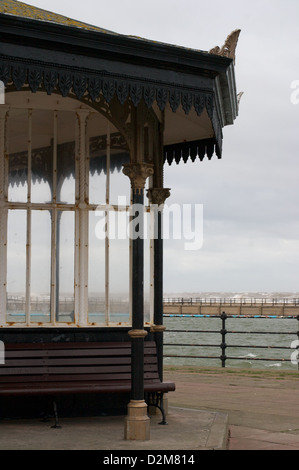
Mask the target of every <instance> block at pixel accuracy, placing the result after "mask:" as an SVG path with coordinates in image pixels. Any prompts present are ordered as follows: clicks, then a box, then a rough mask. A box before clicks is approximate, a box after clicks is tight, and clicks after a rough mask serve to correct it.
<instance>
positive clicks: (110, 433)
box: [0, 407, 228, 451]
mask: <svg viewBox="0 0 299 470" xmlns="http://www.w3.org/2000/svg"><path fill="white" fill-rule="evenodd" d="M124 419H125V417H123V416H106V417H93V418H68V419H65V418H64V419H61V420H60V424H61V429H53V428H52V427H51V426H52V425H53V424H54V423H53V422H42V421H39V420H3V421H2V422H1V423H0V450H108V451H111V450H123V451H127V450H130V451H132V450H142V451H146V450H160V451H167V450H172V451H178V450H191V451H201V450H223V449H225V448H226V444H227V435H228V427H227V425H228V418H227V415H226V414H224V413H216V412H209V411H200V410H192V409H184V408H175V407H170V409H169V415H168V418H167V421H168V425H167V426H161V425H160V424H159V422H160V421H161V417H159V416H154V417H152V418H151V438H150V441H141V442H140V441H126V440H124Z"/></svg>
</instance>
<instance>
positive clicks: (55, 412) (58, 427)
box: [52, 400, 61, 429]
mask: <svg viewBox="0 0 299 470" xmlns="http://www.w3.org/2000/svg"><path fill="white" fill-rule="evenodd" d="M53 407H54V416H55V424H54V426H52V429H61V426H60V425H59V422H58V412H57V403H56V401H55V400H54V401H53Z"/></svg>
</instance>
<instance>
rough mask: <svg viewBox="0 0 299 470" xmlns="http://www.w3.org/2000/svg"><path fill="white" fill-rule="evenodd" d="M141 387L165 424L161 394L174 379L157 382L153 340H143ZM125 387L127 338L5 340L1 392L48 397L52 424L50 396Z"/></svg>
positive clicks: (128, 358) (128, 376)
mask: <svg viewBox="0 0 299 470" xmlns="http://www.w3.org/2000/svg"><path fill="white" fill-rule="evenodd" d="M144 351H145V352H144V390H145V393H146V397H145V398H146V401H147V404H148V405H149V406H150V405H154V406H156V407H157V408H159V409H160V411H161V413H162V417H163V421H162V423H161V424H167V423H166V417H165V412H164V408H163V395H164V393H168V392H170V391H174V390H175V384H174V383H170V382H161V381H160V378H159V374H158V362H157V351H156V344H155V343H154V342H145V347H144ZM130 391H131V343H122V342H117V343H116V342H114V343H111V342H110V343H105V342H104V343H47V344H43V343H37V344H35V343H34V344H8V345H6V347H5V365H2V366H1V365H0V397H1V396H12V397H18V396H37V395H44V396H51V397H53V400H54V401H53V403H54V414H55V426H54V427H59V426H58V416H57V406H56V397H58V396H60V395H69V394H90V393H126V392H130Z"/></svg>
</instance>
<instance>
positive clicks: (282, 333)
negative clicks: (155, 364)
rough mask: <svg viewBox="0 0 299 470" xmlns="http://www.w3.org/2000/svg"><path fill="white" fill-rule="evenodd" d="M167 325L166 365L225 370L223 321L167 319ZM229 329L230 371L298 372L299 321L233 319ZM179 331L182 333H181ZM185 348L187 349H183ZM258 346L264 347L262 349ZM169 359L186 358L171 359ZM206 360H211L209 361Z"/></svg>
mask: <svg viewBox="0 0 299 470" xmlns="http://www.w3.org/2000/svg"><path fill="white" fill-rule="evenodd" d="M164 324H165V326H166V327H167V332H166V333H165V335H164V343H165V346H164V355H165V359H164V364H165V365H186V366H201V367H202V366H204V367H209V366H211V367H221V365H222V363H221V360H220V356H221V355H222V350H221V344H222V336H221V333H220V332H221V329H222V321H221V319H220V318H213V317H209V318H205V317H170V318H169V317H166V318H165V319H164ZM225 328H226V330H227V332H228V334H227V335H226V336H225V343H226V344H227V349H226V356H227V357H228V359H227V360H226V366H227V367H233V368H247V369H268V370H273V369H274V370H275V369H276V370H293V371H296V370H298V363H292V359H294V353H295V354H296V349H294V348H296V347H297V346H298V336H297V332H298V330H299V322H298V320H297V319H296V318H280V317H278V318H270V317H269V318H248V317H243V318H230V317H229V318H228V319H227V321H226V325H225ZM178 330H180V331H179V332H177V331H178ZM182 330H188V331H190V332H188V333H187V332H183V331H182ZM174 331H175V332H174ZM168 344H174V346H168ZM183 344H184V346H181V345H183ZM175 345H177V346H175ZM185 345H190V346H185ZM240 346H242V347H240ZM255 346H262V348H257V347H255ZM277 348H283V349H277ZM168 355H171V356H185V357H168ZM187 356H201V357H199V358H192V357H187ZM203 356H209V358H206V357H205V358H204V357H203ZM230 358H233V359H230ZM293 362H294V361H293Z"/></svg>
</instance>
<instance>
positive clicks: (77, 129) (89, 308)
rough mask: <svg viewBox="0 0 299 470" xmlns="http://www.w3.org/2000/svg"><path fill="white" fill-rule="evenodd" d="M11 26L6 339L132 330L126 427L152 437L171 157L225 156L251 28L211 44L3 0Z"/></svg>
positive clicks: (75, 337) (1, 197)
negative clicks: (153, 352) (156, 36)
mask: <svg viewBox="0 0 299 470" xmlns="http://www.w3.org/2000/svg"><path fill="white" fill-rule="evenodd" d="M0 33H1V42H0V81H1V84H2V88H1V90H2V91H1V104H0V258H1V264H0V340H1V341H2V342H3V343H4V345H5V346H8V345H11V344H22V345H24V344H27V345H29V346H30V345H33V344H51V343H52V344H56V345H57V344H60V343H61V344H67V343H69V342H73V343H78V344H82V343H111V342H114V343H127V342H129V343H130V345H131V351H132V352H131V372H130V374H131V391H130V397H129V402H128V403H127V404H126V405H128V417H127V418H126V422H125V427H126V429H125V436H126V438H127V439H147V438H149V431H148V426H149V424H148V417H147V405H146V402H145V398H144V397H145V394H144V348H145V345H146V344H147V342H155V344H156V348H157V357H158V371H159V376H160V380H161V381H163V332H164V331H165V330H164V326H163V237H162V217H163V210H162V209H163V205H165V201H166V200H167V199H168V198H169V197H170V194H171V192H170V189H169V188H165V187H164V179H163V171H164V170H163V169H164V165H173V164H181V165H183V164H184V162H185V163H186V162H187V161H188V160H192V161H193V162H194V164H200V161H202V160H203V159H204V158H207V159H211V158H219V159H220V158H221V157H222V143H223V132H222V130H223V128H224V126H227V125H232V124H233V123H234V121H235V119H236V117H237V115H238V95H237V92H236V83H235V50H236V45H237V42H238V38H239V34H240V31H239V30H236V31H234V32H233V33H232V34H231V35H229V37H228V38H227V40H226V42H225V44H224V46H223V47H221V48H220V47H215V48H214V49H212V50H211V51H209V52H204V51H200V50H191V49H188V48H184V47H180V46H173V45H168V44H164V43H159V42H155V41H151V40H147V39H142V38H140V37H133V36H126V35H121V34H117V33H114V32H111V31H107V30H105V29H102V28H100V27H96V26H91V25H88V24H85V23H82V22H80V21H76V20H72V19H70V18H66V17H63V16H60V15H57V14H55V13H51V12H48V11H44V10H41V9H38V8H35V7H33V6H30V5H26V4H24V3H21V2H19V1H15V0H0ZM178 171H179V168H178ZM174 189H175V188H174ZM134 207H139V211H137V212H136V211H135V212H134ZM152 207H154V208H155V210H154V211H153V210H151V208H152ZM132 208H133V210H132ZM140 208H141V209H140ZM153 212H154V216H153ZM136 220H138V223H136V224H135V225H134V221H135V222H136ZM148 226H151V227H152V230H151V231H150V235H149V236H144V232H145V227H148ZM136 234H137V236H134V235H136ZM0 368H1V366H0ZM0 372H1V371H0ZM0 384H1V374H0ZM108 395H109V394H108ZM1 400H2V399H1ZM33 402H34V403H33V405H36V401H34V400H33ZM22 403H23V400H22ZM24 403H25V402H24ZM26 403H27V402H26ZM89 403H90V400H89V399H88V400H86V403H85V404H86V406H87V404H89ZM106 403H110V404H111V406H112V408H113V406H114V405H115V402H113V399H112V397H111V396H110V395H109V396H108V397H107V399H106ZM113 403H114V405H113ZM17 406H18V405H17V404H16V402H14V405H13V409H17ZM26 406H27V409H28V407H29V404H28V403H27V405H26ZM107 406H108V405H107ZM74 409H75V405H72V411H74Z"/></svg>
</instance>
